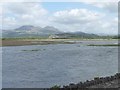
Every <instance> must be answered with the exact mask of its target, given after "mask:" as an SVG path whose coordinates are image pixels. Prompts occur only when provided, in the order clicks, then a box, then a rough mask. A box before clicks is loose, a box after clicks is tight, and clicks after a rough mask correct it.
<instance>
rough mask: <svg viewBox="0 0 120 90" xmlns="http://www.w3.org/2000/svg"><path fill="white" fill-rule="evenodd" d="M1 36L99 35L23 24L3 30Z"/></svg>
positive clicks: (57, 36)
mask: <svg viewBox="0 0 120 90" xmlns="http://www.w3.org/2000/svg"><path fill="white" fill-rule="evenodd" d="M2 37H3V38H16V37H47V38H48V37H49V38H96V37H99V36H98V35H95V34H89V33H84V32H80V31H79V32H67V33H64V32H62V31H59V30H58V29H57V28H55V27H53V26H46V27H43V28H42V27H36V26H32V25H24V26H21V27H18V28H16V29H13V30H3V32H2Z"/></svg>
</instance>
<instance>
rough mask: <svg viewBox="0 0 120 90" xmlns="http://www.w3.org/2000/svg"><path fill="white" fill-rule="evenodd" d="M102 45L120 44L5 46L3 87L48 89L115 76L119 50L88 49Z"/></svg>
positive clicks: (104, 42) (104, 48)
mask: <svg viewBox="0 0 120 90" xmlns="http://www.w3.org/2000/svg"><path fill="white" fill-rule="evenodd" d="M99 43H102V44H111V43H112V44H113V43H117V41H101V42H100V41H99V42H96V41H80V42H78V43H77V44H56V45H30V46H12V47H3V52H2V54H3V55H2V65H3V66H2V70H3V72H2V76H3V77H2V79H3V80H2V86H3V87H10V88H15V87H16V88H44V87H46V88H47V87H51V86H54V85H56V84H57V85H67V84H69V83H71V82H74V83H78V82H79V81H85V80H87V79H89V80H90V79H93V78H94V77H95V76H107V75H113V74H115V73H116V72H117V71H118V47H114V46H112V47H95V46H86V44H99Z"/></svg>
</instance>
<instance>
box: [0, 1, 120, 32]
mask: <svg viewBox="0 0 120 90" xmlns="http://www.w3.org/2000/svg"><path fill="white" fill-rule="evenodd" d="M74 1H75V0H74ZM0 10H1V12H0V18H1V21H0V22H2V24H1V25H0V28H2V29H3V30H4V29H9V30H10V29H15V28H17V27H20V26H22V25H34V26H39V27H45V26H54V27H55V28H58V29H59V30H61V31H64V32H76V31H82V32H86V33H94V34H118V2H110V1H109V2H100V1H94V2H89V1H86V2H84V1H81V2H15V1H14V0H13V2H8V1H6V2H4V3H1V5H0Z"/></svg>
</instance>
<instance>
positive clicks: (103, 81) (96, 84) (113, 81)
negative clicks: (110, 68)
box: [52, 73, 120, 90]
mask: <svg viewBox="0 0 120 90" xmlns="http://www.w3.org/2000/svg"><path fill="white" fill-rule="evenodd" d="M119 81H120V73H116V74H115V75H113V76H106V77H95V78H94V79H93V80H86V81H85V82H79V83H77V84H75V83H70V84H69V85H64V86H63V87H62V89H64V90H69V89H70V90H78V89H81V88H87V89H89V88H90V89H92V88H93V89H97V88H98V89H102V88H103V89H104V88H106V89H107V88H108V89H110V88H119V87H120V82H119ZM52 88H60V86H57V85H56V86H54V87H52Z"/></svg>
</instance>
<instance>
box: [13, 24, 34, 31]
mask: <svg viewBox="0 0 120 90" xmlns="http://www.w3.org/2000/svg"><path fill="white" fill-rule="evenodd" d="M32 28H34V26H32V25H23V26H21V27H19V28H16V29H15V30H31V29H32Z"/></svg>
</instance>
